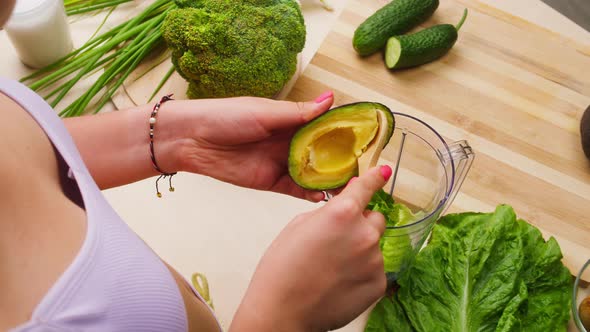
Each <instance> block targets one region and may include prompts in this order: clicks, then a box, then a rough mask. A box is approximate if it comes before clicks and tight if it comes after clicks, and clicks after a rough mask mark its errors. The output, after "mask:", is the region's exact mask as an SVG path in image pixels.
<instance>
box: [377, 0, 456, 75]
mask: <svg viewBox="0 0 590 332" xmlns="http://www.w3.org/2000/svg"><path fill="white" fill-rule="evenodd" d="M466 18H467V9H465V11H464V12H463V17H462V18H461V21H460V22H459V23H458V24H457V26H456V27H455V26H453V25H451V24H439V25H435V26H432V27H430V28H427V29H424V30H422V31H418V32H416V33H412V34H408V35H401V36H394V37H391V38H389V40H387V46H386V47H385V65H386V66H387V68H389V69H402V68H409V67H415V66H419V65H422V64H425V63H428V62H431V61H434V60H436V59H438V58H440V57H442V56H443V55H445V54H446V53H447V52H448V51H449V50H450V49H451V48H452V47H453V45H455V42H456V41H457V37H458V31H459V29H461V26H462V25H463V22H465V19H466Z"/></svg>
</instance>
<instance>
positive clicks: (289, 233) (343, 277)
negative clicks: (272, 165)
mask: <svg viewBox="0 0 590 332" xmlns="http://www.w3.org/2000/svg"><path fill="white" fill-rule="evenodd" d="M390 176H391V168H389V167H388V166H384V167H381V168H378V167H375V168H373V169H371V170H369V171H368V172H367V173H366V174H364V175H363V176H361V177H359V178H355V179H354V181H352V182H350V183H349V184H348V186H347V187H346V188H345V189H344V190H343V191H342V193H341V194H339V195H338V196H336V197H335V198H333V199H331V200H330V201H329V202H328V203H327V204H326V205H325V206H323V207H321V208H319V209H317V210H315V211H311V212H308V213H305V214H303V215H300V216H298V217H297V218H295V219H294V220H293V221H292V222H291V223H290V224H289V225H288V226H287V227H285V229H284V230H283V231H282V232H281V233H280V234H279V236H278V237H277V238H276V239H275V241H274V242H273V243H272V244H271V245H270V247H269V248H268V250H267V252H266V254H265V255H264V257H263V258H262V260H261V261H260V263H259V265H258V267H257V269H256V272H255V274H254V277H253V279H252V282H251V283H250V286H249V288H248V291H247V292H246V295H245V297H244V299H243V301H242V304H241V305H240V307H239V309H238V312H237V313H236V316H235V318H234V321H233V323H232V326H231V328H230V331H231V332H238V331H328V330H330V329H335V328H339V327H342V326H344V325H346V324H347V323H349V322H350V321H351V320H353V319H354V318H356V317H357V316H358V315H359V314H361V313H362V312H363V311H364V310H366V309H367V308H368V307H369V306H370V305H371V304H372V303H374V302H375V301H376V300H377V299H379V297H381V296H382V295H383V294H384V293H385V288H386V279H385V272H384V270H383V257H382V254H381V251H380V250H379V239H380V237H381V235H382V234H383V232H384V231H385V220H384V217H383V215H382V214H380V213H378V212H371V211H365V207H366V206H367V204H368V203H369V201H370V199H371V197H372V196H373V194H374V193H375V191H377V190H378V189H379V188H381V187H383V185H385V183H386V181H387V179H389V177H390Z"/></svg>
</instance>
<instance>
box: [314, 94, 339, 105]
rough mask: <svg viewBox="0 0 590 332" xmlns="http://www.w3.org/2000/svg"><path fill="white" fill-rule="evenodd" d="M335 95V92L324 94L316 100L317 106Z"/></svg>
mask: <svg viewBox="0 0 590 332" xmlns="http://www.w3.org/2000/svg"><path fill="white" fill-rule="evenodd" d="M333 95H334V92H332V91H326V92H324V93H322V94H321V95H320V96H319V97H317V98H316V100H315V102H316V104H319V103H321V102H322V101H324V100H326V99H328V98H330V97H332V96H333Z"/></svg>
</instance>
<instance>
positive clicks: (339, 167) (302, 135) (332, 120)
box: [289, 102, 393, 190]
mask: <svg viewBox="0 0 590 332" xmlns="http://www.w3.org/2000/svg"><path fill="white" fill-rule="evenodd" d="M381 108H383V109H381ZM384 109H385V110H387V112H386V113H387V114H388V118H390V119H391V121H392V122H393V116H392V115H391V112H390V111H389V110H388V109H387V108H386V107H385V106H383V105H381V104H376V103H368V102H365V103H356V104H350V105H345V106H341V107H338V108H334V109H332V110H330V111H329V112H327V113H325V114H323V115H322V116H320V117H318V118H317V119H315V120H313V121H312V122H310V123H309V124H307V125H306V126H304V127H303V128H301V129H300V130H299V131H298V132H297V133H296V134H295V135H294V137H293V139H292V141H291V148H290V151H289V174H290V175H291V177H292V178H293V180H294V181H295V182H296V183H297V184H299V185H300V186H302V187H304V188H308V189H315V190H323V189H333V188H338V187H340V186H342V185H344V184H346V182H347V181H348V180H349V179H350V178H351V177H353V176H355V175H357V174H358V164H357V159H358V158H359V157H360V156H361V155H362V154H363V152H364V151H365V150H366V149H367V147H368V146H369V144H371V142H372V141H373V139H374V138H375V135H376V134H377V132H378V130H379V121H378V116H377V115H378V114H377V112H383V111H384ZM388 125H389V126H390V128H391V130H390V135H389V137H390V136H391V133H392V132H393V130H392V129H393V123H390V124H388Z"/></svg>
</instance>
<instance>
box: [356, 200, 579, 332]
mask: <svg viewBox="0 0 590 332" xmlns="http://www.w3.org/2000/svg"><path fill="white" fill-rule="evenodd" d="M561 258H562V255H561V251H560V249H559V246H558V244H557V242H556V241H555V239H553V238H550V239H549V240H548V241H547V242H546V241H544V240H543V237H542V236H541V233H540V232H539V230H538V229H537V228H535V227H534V226H532V225H530V224H528V223H526V222H525V221H522V220H517V219H516V215H515V213H514V211H513V209H512V208H511V207H509V206H506V205H501V206H499V207H498V208H497V209H496V211H495V212H494V213H488V214H483V213H462V214H451V215H447V216H445V217H443V218H441V219H440V220H439V223H438V224H437V225H436V226H435V227H434V229H433V233H432V238H431V241H430V243H429V244H428V245H427V246H426V247H425V248H424V249H423V250H422V251H421V252H420V253H419V254H418V255H416V257H415V259H414V260H413V261H412V263H411V264H410V266H408V267H407V268H406V269H404V270H403V271H402V272H401V273H400V274H399V279H398V284H399V286H400V288H399V290H398V293H397V294H396V296H395V297H393V298H387V297H386V298H384V299H382V300H381V301H380V303H379V304H378V305H377V306H376V308H383V307H385V306H391V305H389V304H387V303H386V302H385V303H381V302H384V301H390V302H392V303H393V307H394V308H395V307H396V306H395V305H396V303H397V305H401V308H403V310H401V311H400V310H389V312H388V313H384V312H385V311H384V310H382V309H381V313H374V314H373V313H372V314H371V315H370V318H369V322H368V324H367V328H369V327H370V328H371V329H370V331H389V330H391V331H397V330H398V329H401V330H404V329H405V326H406V325H407V324H409V325H411V326H412V328H413V330H415V331H429V332H430V331H457V332H459V331H461V332H463V331H503V332H508V331H566V328H567V322H568V320H569V310H570V308H569V306H570V302H569V301H570V298H571V284H572V280H571V276H570V273H569V271H568V269H567V268H566V267H565V266H564V265H563V264H562V262H561ZM383 314H388V315H391V316H392V317H393V318H391V317H390V318H388V319H383V318H381V319H379V318H378V316H379V315H383ZM392 321H393V322H394V323H391V322H392ZM380 322H382V324H381V325H380V324H379V323H380ZM385 324H393V326H392V327H389V326H385ZM376 326H377V327H376ZM378 326H381V328H380V329H379V328H378ZM366 331H369V330H368V329H367V330H366Z"/></svg>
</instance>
